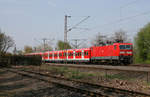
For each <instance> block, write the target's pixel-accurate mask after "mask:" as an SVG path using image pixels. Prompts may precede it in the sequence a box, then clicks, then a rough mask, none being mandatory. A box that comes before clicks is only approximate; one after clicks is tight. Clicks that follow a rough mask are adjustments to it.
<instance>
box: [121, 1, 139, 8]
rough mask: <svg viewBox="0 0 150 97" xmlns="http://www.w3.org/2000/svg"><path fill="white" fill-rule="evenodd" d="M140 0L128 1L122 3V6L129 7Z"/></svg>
mask: <svg viewBox="0 0 150 97" xmlns="http://www.w3.org/2000/svg"><path fill="white" fill-rule="evenodd" d="M138 1H139V0H134V1H131V2H128V3H126V4H125V5H122V6H121V7H120V8H124V7H127V6H129V5H132V4H135V3H136V2H138Z"/></svg>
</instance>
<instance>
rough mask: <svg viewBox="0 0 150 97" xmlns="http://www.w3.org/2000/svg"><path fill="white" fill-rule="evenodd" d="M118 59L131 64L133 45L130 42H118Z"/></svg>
mask: <svg viewBox="0 0 150 97" xmlns="http://www.w3.org/2000/svg"><path fill="white" fill-rule="evenodd" d="M119 60H120V62H121V63H124V64H131V63H132V62H133V46H132V43H120V44H119Z"/></svg>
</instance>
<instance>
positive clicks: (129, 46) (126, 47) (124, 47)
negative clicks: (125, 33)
mask: <svg viewBox="0 0 150 97" xmlns="http://www.w3.org/2000/svg"><path fill="white" fill-rule="evenodd" d="M119 48H120V49H121V50H130V49H132V47H131V45H120V46H119Z"/></svg>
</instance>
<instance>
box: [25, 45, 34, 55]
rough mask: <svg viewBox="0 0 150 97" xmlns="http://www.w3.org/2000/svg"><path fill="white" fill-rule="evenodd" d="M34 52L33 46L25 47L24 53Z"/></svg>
mask: <svg viewBox="0 0 150 97" xmlns="http://www.w3.org/2000/svg"><path fill="white" fill-rule="evenodd" d="M32 52H33V49H32V47H31V46H25V47H24V53H25V54H27V53H32Z"/></svg>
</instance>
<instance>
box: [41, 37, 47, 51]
mask: <svg viewBox="0 0 150 97" xmlns="http://www.w3.org/2000/svg"><path fill="white" fill-rule="evenodd" d="M42 40H43V44H44V51H46V40H47V39H46V38H43V39H42Z"/></svg>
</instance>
